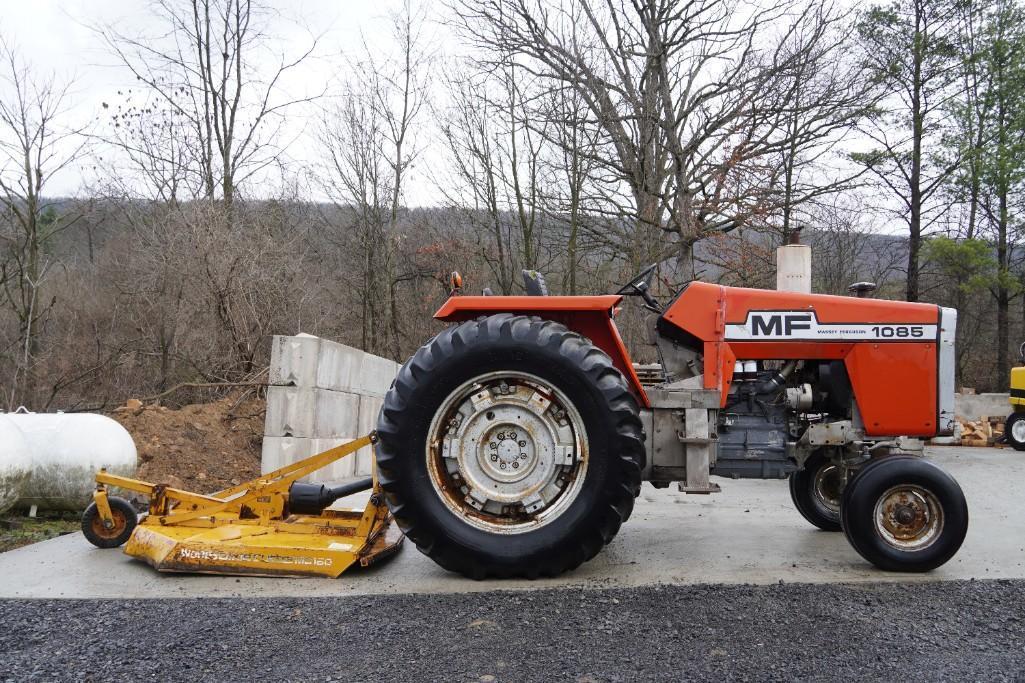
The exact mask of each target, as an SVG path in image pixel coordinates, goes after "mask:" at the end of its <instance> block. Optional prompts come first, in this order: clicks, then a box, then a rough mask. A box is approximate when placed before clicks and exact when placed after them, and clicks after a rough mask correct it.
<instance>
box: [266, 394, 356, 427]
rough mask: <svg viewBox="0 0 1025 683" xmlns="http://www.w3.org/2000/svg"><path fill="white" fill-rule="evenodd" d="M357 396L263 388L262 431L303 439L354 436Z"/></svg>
mask: <svg viewBox="0 0 1025 683" xmlns="http://www.w3.org/2000/svg"><path fill="white" fill-rule="evenodd" d="M358 428H359V396H358V395H356V394H349V393H344V392H339V391H328V390H326V389H313V388H309V387H282V386H272V387H268V389H267V417H266V420H265V422H264V434H266V435H267V436H293V437H305V438H326V437H346V438H354V437H356V436H357V435H358V434H357V430H358Z"/></svg>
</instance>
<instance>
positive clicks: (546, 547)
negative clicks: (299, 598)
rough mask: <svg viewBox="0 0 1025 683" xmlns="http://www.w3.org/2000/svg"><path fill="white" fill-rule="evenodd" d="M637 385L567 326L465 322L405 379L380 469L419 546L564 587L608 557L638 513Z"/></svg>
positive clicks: (388, 414) (488, 572)
mask: <svg viewBox="0 0 1025 683" xmlns="http://www.w3.org/2000/svg"><path fill="white" fill-rule="evenodd" d="M638 414H639V408H638V405H637V401H636V399H635V398H634V396H633V395H632V394H631V393H630V390H629V388H628V385H627V383H626V380H625V379H624V377H623V375H622V374H621V373H620V372H619V371H618V370H617V369H616V368H615V367H614V366H613V364H612V361H611V359H610V358H609V356H608V355H606V354H605V353H604V352H603V351H601V350H600V349H598V348H597V347H595V346H594V345H593V344H591V342H590V341H589V340H587V339H586V338H584V337H582V336H580V335H579V334H576V333H574V332H571V331H570V330H568V329H567V328H566V327H565V326H564V325H562V324H559V323H556V322H552V321H549V320H543V319H540V318H536V317H527V316H522V315H513V314H508V313H503V314H498V315H492V316H488V317H486V318H481V319H479V320H474V321H469V322H464V323H461V324H459V325H455V326H453V327H450V328H448V329H446V330H445V331H443V332H442V333H441V334H439V335H438V336H437V337H435V338H434V339H432V340H431V341H430V342H428V343H427V344H426V345H425V346H424V347H422V348H421V349H420V350H419V351H417V353H416V354H415V355H414V356H413V358H411V359H410V360H409V361H408V362H407V363H406V364H405V365H404V366H403V367H402V369H401V370H400V371H399V374H398V376H397V377H396V379H395V382H394V384H393V385H392V388H391V390H390V391H389V392H388V395H387V396H386V398H385V402H384V407H383V409H382V411H381V415H380V418H379V421H378V426H377V434H378V437H379V443H378V445H377V467H378V477H379V480H380V482H381V486H382V488H383V489H384V492H385V498H386V500H387V502H388V505H389V507H390V509H391V511H392V513H393V514H394V516H395V519H396V521H397V522H398V523H399V525H400V527H401V528H402V530H403V531H404V532H405V534H406V536H407V537H408V538H409V539H410V540H411V541H413V543H415V544H416V545H417V547H418V548H419V549H420V550H421V551H422V552H424V553H425V554H427V555H429V556H430V557H431V558H433V559H434V560H435V561H436V562H437V563H438V564H440V565H441V566H442V567H445V568H446V569H449V570H451V571H455V572H459V573H462V574H464V575H466V576H469V577H472V578H475V579H483V578H486V577H488V576H499V577H508V576H526V577H531V578H533V577H536V576H554V575H556V574H559V573H561V572H564V571H566V570H568V569H572V568H575V567H577V566H579V565H580V564H581V563H582V562H585V561H587V560H589V559H591V558H592V557H594V556H595V555H596V554H597V553H598V551H599V550H601V548H602V547H603V546H604V545H605V544H607V543H608V542H609V541H611V540H612V537H613V536H615V534H616V532H617V531H618V530H619V527H620V525H621V524H622V523H623V522H625V521H626V519H627V518H628V517H629V516H630V512H631V510H632V509H633V502H634V497H635V496H636V495H637V493H638V491H639V489H640V468H641V464H642V461H643V457H644V445H643V444H644V439H643V434H642V430H641V422H640V418H639V416H638Z"/></svg>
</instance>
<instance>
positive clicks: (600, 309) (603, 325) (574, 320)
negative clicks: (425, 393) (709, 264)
mask: <svg viewBox="0 0 1025 683" xmlns="http://www.w3.org/2000/svg"><path fill="white" fill-rule="evenodd" d="M622 299H623V297H622V296H620V295H618V294H606V295H602V296H453V297H449V299H448V301H446V302H445V303H444V304H443V305H442V307H441V308H439V309H438V311H437V312H436V313H435V314H434V317H435V318H437V319H438V320H444V321H445V322H462V321H464V320H473V319H474V318H479V317H481V316H485V315H494V314H496V313H519V314H522V315H535V316H538V317H539V318H544V319H546V320H554V321H555V322H559V323H562V324H563V325H565V326H566V327H568V328H569V329H571V330H573V331H574V332H576V333H578V334H581V335H583V336H585V337H587V338H588V339H590V340H591V343H593V344H594V345H595V346H597V347H598V348H599V349H601V350H602V351H604V352H605V353H607V354H608V355H609V357H610V358H611V359H612V363H613V365H615V366H616V369H618V370H619V371H620V372H622V373H623V376H624V377H626V381H627V383H628V384H629V385H630V388H631V390H632V391H633V393H634V395H635V396H636V397H637V400H638V402H640V404H641V405H642V406H643V407H645V408H648V407H650V405H651V404H650V403H649V402H648V395H647V394H646V393H645V392H644V387H642V386H641V382H640V380H639V379H638V378H637V373H636V372H634V368H633V363H632V361H631V360H630V354H629V352H628V351H627V350H626V345H625V344H624V343H623V338H622V337H620V336H619V329H618V328H617V327H616V323H615V322H614V321H613V320H612V314H613V309H614V308H615V306H616V305H617V304H618V303H619V302H620V301H622Z"/></svg>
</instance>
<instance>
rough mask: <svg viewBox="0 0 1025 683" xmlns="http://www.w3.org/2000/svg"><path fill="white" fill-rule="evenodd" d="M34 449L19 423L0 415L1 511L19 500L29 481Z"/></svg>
mask: <svg viewBox="0 0 1025 683" xmlns="http://www.w3.org/2000/svg"><path fill="white" fill-rule="evenodd" d="M31 467H32V451H31V449H30V448H29V445H28V441H26V439H25V436H24V435H23V434H22V433H21V430H20V429H19V428H18V425H16V424H15V423H14V420H11V419H10V418H9V417H8V416H7V415H0V513H3V512H7V511H8V510H10V509H11V508H12V507H14V504H15V503H16V502H18V498H20V497H21V495H22V493H24V490H25V484H26V483H28V477H29V473H30V472H31Z"/></svg>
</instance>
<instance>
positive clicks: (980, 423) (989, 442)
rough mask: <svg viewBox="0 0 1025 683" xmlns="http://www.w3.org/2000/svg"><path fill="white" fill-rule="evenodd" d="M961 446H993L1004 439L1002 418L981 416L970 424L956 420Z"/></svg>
mask: <svg viewBox="0 0 1025 683" xmlns="http://www.w3.org/2000/svg"><path fill="white" fill-rule="evenodd" d="M958 422H959V423H960V425H961V445H962V446H993V445H996V444H997V443H998V442H999V441H1001V440H1003V438H1004V418H1002V417H986V416H983V417H981V418H979V419H978V420H973V421H971V422H969V421H966V420H962V419H960V418H959V419H958Z"/></svg>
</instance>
